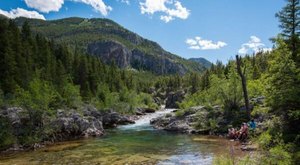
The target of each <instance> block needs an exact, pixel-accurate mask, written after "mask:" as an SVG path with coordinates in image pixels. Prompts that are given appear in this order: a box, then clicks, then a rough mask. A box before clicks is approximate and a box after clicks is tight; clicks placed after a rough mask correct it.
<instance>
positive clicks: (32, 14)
mask: <svg viewBox="0 0 300 165" xmlns="http://www.w3.org/2000/svg"><path fill="white" fill-rule="evenodd" d="M0 14H2V15H5V16H6V17H8V18H17V17H26V18H36V19H42V20H45V17H44V16H43V15H41V14H40V13H38V12H36V11H28V10H25V9H22V8H16V9H12V10H11V11H9V12H8V11H4V10H1V9H0Z"/></svg>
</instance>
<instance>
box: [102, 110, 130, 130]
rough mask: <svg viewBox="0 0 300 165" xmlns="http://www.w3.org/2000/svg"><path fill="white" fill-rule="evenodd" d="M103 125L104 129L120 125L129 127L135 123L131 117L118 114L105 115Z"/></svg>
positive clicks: (109, 113)
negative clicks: (128, 125)
mask: <svg viewBox="0 0 300 165" xmlns="http://www.w3.org/2000/svg"><path fill="white" fill-rule="evenodd" d="M102 123H103V126H104V128H114V127H117V126H118V125H127V124H133V123H135V121H134V120H132V119H131V118H130V117H129V116H124V115H121V114H119V113H117V112H108V113H103V116H102Z"/></svg>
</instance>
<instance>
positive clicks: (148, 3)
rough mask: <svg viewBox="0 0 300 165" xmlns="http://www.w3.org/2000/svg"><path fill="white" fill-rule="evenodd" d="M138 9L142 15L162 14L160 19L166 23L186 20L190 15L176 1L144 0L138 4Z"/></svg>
mask: <svg viewBox="0 0 300 165" xmlns="http://www.w3.org/2000/svg"><path fill="white" fill-rule="evenodd" d="M169 6H171V7H169ZM140 9H141V13H142V14H150V15H153V14H154V13H156V12H158V13H163V14H162V15H161V16H160V19H161V20H163V21H164V22H166V23H168V22H170V21H172V20H174V19H175V18H180V19H187V18H188V17H189V15H190V11H189V10H188V9H187V8H185V7H183V6H182V5H181V2H179V1H178V0H145V1H144V2H140Z"/></svg>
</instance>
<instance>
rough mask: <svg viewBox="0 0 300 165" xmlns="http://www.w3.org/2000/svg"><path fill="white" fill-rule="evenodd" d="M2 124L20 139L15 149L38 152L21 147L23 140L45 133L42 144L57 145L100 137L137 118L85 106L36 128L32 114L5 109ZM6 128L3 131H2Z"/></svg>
mask: <svg viewBox="0 0 300 165" xmlns="http://www.w3.org/2000/svg"><path fill="white" fill-rule="evenodd" d="M144 111H145V112H150V111H151V110H149V109H144ZM0 120H1V121H3V122H4V121H5V125H7V127H8V128H7V131H8V132H11V133H12V136H13V138H15V139H16V141H15V144H9V145H10V146H8V147H12V146H17V147H13V148H19V149H21V148H23V147H24V148H35V147H36V146H39V144H32V145H29V146H21V145H19V143H22V142H20V141H19V140H20V139H19V138H21V139H22V137H28V136H32V133H33V131H32V130H35V131H36V130H39V131H43V132H42V133H43V135H42V136H40V135H39V138H41V141H39V142H41V143H44V142H47V143H48V142H56V141H64V140H70V139H76V138H80V137H91V136H93V137H95V136H96V137H97V136H102V135H103V134H104V133H105V130H104V129H105V128H111V127H116V126H117V125H125V124H132V123H135V122H134V118H132V117H131V116H126V115H121V114H119V113H117V112H114V111H113V110H107V111H99V110H97V109H96V108H94V107H93V106H85V107H83V109H81V110H76V111H75V110H64V109H58V110H57V111H56V115H55V116H52V117H50V116H44V117H43V119H42V123H41V124H39V125H33V121H34V120H32V118H30V115H29V111H27V110H26V109H23V108H19V107H11V108H4V109H2V110H0ZM1 128H2V127H1Z"/></svg>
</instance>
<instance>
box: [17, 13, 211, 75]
mask: <svg viewBox="0 0 300 165" xmlns="http://www.w3.org/2000/svg"><path fill="white" fill-rule="evenodd" d="M15 20H16V22H17V24H18V25H19V26H21V25H22V24H23V23H24V22H25V21H28V23H29V24H30V25H31V27H32V30H33V31H34V32H36V33H38V34H41V35H44V36H46V37H48V38H49V39H54V40H56V41H58V42H63V43H66V44H68V45H70V46H71V47H73V48H74V49H75V47H76V48H79V49H82V50H84V51H86V52H87V53H88V54H90V55H94V56H98V57H100V58H101V59H102V60H103V61H104V62H106V63H111V62H112V61H115V62H116V64H117V65H118V66H119V67H121V68H135V69H143V70H148V71H152V72H154V73H156V74H175V73H178V74H185V73H187V72H191V71H200V72H201V71H203V70H204V69H205V67H204V66H202V65H201V64H199V63H196V62H193V61H189V60H186V59H184V58H181V57H179V56H177V55H174V54H172V53H170V52H167V51H165V50H164V49H162V48H161V47H160V45H158V44H157V43H155V42H153V41H150V40H147V39H144V38H142V37H141V36H139V35H137V34H135V33H133V32H131V31H129V30H127V29H125V28H123V27H122V26H120V25H118V24H117V23H115V22H113V21H111V20H109V19H98V18H97V19H96V18H95V19H85V18H77V17H72V18H65V19H60V20H53V21H43V20H37V19H27V18H17V19H15Z"/></svg>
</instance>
